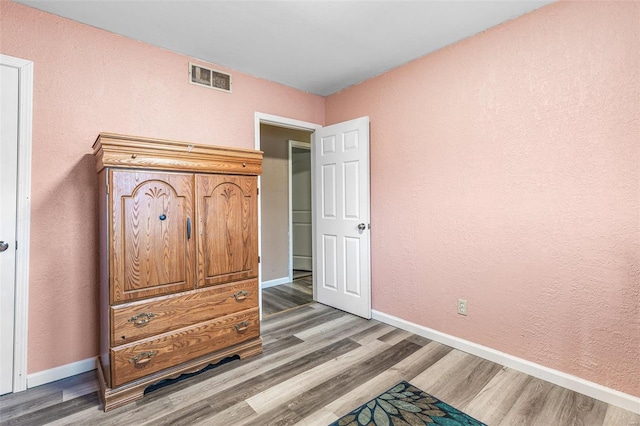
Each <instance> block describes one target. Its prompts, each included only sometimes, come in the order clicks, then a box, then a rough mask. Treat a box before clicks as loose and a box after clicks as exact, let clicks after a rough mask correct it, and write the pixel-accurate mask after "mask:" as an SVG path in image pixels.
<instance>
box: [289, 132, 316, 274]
mask: <svg viewBox="0 0 640 426" xmlns="http://www.w3.org/2000/svg"><path fill="white" fill-rule="evenodd" d="M289 206H290V207H289V208H290V211H289V218H290V220H291V223H290V224H289V233H290V235H291V236H290V243H291V248H290V252H291V264H292V265H293V269H295V270H300V271H312V270H313V263H312V259H313V258H312V253H313V250H312V241H313V237H312V235H313V232H312V221H311V217H312V210H311V144H310V143H309V142H298V141H292V140H290V141H289Z"/></svg>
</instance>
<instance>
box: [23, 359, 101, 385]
mask: <svg viewBox="0 0 640 426" xmlns="http://www.w3.org/2000/svg"><path fill="white" fill-rule="evenodd" d="M95 369H96V359H95V358H87V359H83V360H82V361H77V362H72V363H71V364H66V365H61V366H60V367H56V368H51V369H49V370H44V371H38V372H37V373H33V374H29V375H27V388H33V387H36V386H40V385H44V384H46V383H51V382H55V381H56V380H60V379H66V378H67V377H71V376H75V375H76V374H80V373H86V372H87V371H91V370H95Z"/></svg>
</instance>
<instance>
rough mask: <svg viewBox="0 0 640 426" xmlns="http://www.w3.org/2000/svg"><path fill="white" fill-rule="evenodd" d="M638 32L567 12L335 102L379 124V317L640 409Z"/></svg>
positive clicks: (611, 17)
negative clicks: (638, 400)
mask: <svg viewBox="0 0 640 426" xmlns="http://www.w3.org/2000/svg"><path fill="white" fill-rule="evenodd" d="M639 23H640V3H638V2H560V3H554V4H552V5H549V6H546V7H544V8H542V9H539V10H537V11H534V12H533V13H531V14H528V15H525V16H523V17H521V18H518V19H516V20H514V21H511V22H508V23H506V24H503V25H501V26H499V27H496V28H494V29H491V30H488V31H486V32H484V33H482V34H480V35H477V36H475V37H472V38H469V39H467V40H464V41H462V42H460V43H457V44H455V45H452V46H449V47H447V48H445V49H442V50H440V51H438V52H435V53H433V54H430V55H428V56H426V57H424V58H421V59H419V60H416V61H413V62H411V63H409V64H407V65H405V66H402V67H400V68H397V69H395V70H393V71H391V72H389V73H386V74H384V75H381V76H378V77H377V78H374V79H372V80H369V81H367V82H365V83H362V84H360V85H358V86H354V87H352V88H350V89H347V90H345V91H343V92H341V93H338V94H336V95H333V96H330V97H329V98H327V103H326V106H325V108H326V122H327V124H331V123H335V122H339V121H343V120H347V119H351V118H355V117H357V116H363V115H368V116H370V117H371V199H372V201H371V203H372V205H371V215H372V264H373V270H372V280H373V308H374V309H377V310H380V311H382V312H385V313H388V314H391V315H395V316H398V317H400V318H403V319H406V320H408V321H412V322H415V323H418V324H422V325H424V326H427V327H430V328H433V329H436V330H440V331H442V332H445V333H448V334H451V335H454V336H458V337H461V338H463V339H467V340H470V341H472V342H477V343H479V344H482V345H486V346H489V347H492V348H495V349H497V350H500V351H503V352H506V353H509V354H512V355H515V356H517V357H521V358H524V359H527V360H531V361H533V362H536V363H539V364H542V365H545V366H548V367H551V368H554V369H558V370H561V371H564V372H567V373H570V374H574V375H576V376H579V377H582V378H585V379H587V380H590V381H594V382H597V383H600V384H602V385H605V386H608V387H611V388H614V389H618V390H620V391H623V392H626V393H629V394H632V395H636V396H640V380H638V378H639V377H640V358H639V357H640V308H639V306H640V296H639V292H640V120H639V115H640V24H639ZM457 298H465V299H467V300H468V312H469V314H468V316H467V317H463V316H460V315H457V314H456V299H457Z"/></svg>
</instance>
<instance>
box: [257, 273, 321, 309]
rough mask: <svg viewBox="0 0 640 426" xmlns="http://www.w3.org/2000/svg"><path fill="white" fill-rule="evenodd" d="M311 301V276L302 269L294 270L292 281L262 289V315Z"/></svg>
mask: <svg viewBox="0 0 640 426" xmlns="http://www.w3.org/2000/svg"><path fill="white" fill-rule="evenodd" d="M311 302H313V278H312V277H311V274H310V273H308V272H304V271H294V274H293V281H292V282H290V283H287V284H281V285H277V286H274V287H268V288H265V289H263V290H262V316H263V318H266V317H268V316H269V315H273V314H276V313H279V312H283V311H286V310H288V309H292V308H297V307H298V306H301V305H306V304H307V303H311Z"/></svg>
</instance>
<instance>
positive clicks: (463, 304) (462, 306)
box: [458, 299, 467, 315]
mask: <svg viewBox="0 0 640 426" xmlns="http://www.w3.org/2000/svg"><path fill="white" fill-rule="evenodd" d="M458 313H459V314H460V315H467V301H466V300H464V299H458Z"/></svg>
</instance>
